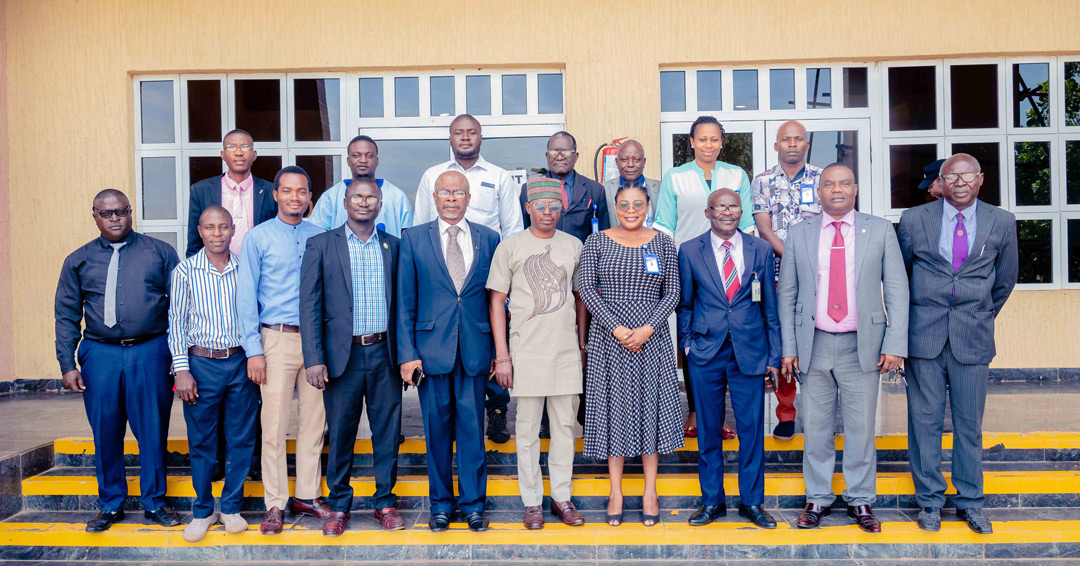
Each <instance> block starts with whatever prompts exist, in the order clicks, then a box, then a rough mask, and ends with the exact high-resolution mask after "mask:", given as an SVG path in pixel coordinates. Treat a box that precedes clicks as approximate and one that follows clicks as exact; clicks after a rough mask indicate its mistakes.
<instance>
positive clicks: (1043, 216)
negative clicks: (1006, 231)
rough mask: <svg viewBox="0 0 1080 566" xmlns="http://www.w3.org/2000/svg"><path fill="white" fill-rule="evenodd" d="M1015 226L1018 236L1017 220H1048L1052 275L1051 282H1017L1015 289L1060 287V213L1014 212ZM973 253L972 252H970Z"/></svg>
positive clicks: (1030, 289) (1032, 289)
mask: <svg viewBox="0 0 1080 566" xmlns="http://www.w3.org/2000/svg"><path fill="white" fill-rule="evenodd" d="M1013 214H1015V215H1016V221H1017V223H1018V224H1017V227H1016V236H1017V239H1018V240H1019V238H1020V227H1019V222H1020V221H1022V220H1050V221H1051V226H1050V251H1051V265H1050V273H1051V274H1052V276H1053V277H1054V281H1053V282H1052V283H1017V285H1016V289H1017V290H1021V291H1034V290H1045V289H1061V288H1062V279H1061V270H1062V257H1064V256H1063V254H1062V253H1061V241H1062V240H1061V214H1059V213H1039V212H1015V213H1013ZM972 253H974V252H972Z"/></svg>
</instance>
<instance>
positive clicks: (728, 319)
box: [675, 232, 780, 376]
mask: <svg viewBox="0 0 1080 566" xmlns="http://www.w3.org/2000/svg"><path fill="white" fill-rule="evenodd" d="M710 234H711V232H705V233H704V234H702V235H700V236H698V237H696V238H694V239H692V240H689V241H687V242H685V243H683V245H682V246H680V247H679V272H680V281H681V282H682V301H681V302H680V303H679V306H678V307H677V308H676V310H675V312H676V313H677V317H678V323H679V347H680V348H684V349H685V348H687V347H689V348H690V352H689V353H688V354H687V355H686V357H687V358H688V359H690V360H691V361H693V362H696V363H698V364H705V363H707V362H708V361H709V360H711V359H712V358H713V357H715V356H716V353H717V352H718V351H719V350H720V346H722V345H723V344H724V340H726V339H727V336H728V332H729V331H730V332H731V345H732V348H733V349H734V351H735V361H736V363H738V364H739V371H741V372H742V373H745V374H746V375H753V376H760V375H765V368H766V367H775V368H779V367H780V319H779V318H778V317H777V312H776V286H775V285H773V284H772V281H773V278H772V277H770V275H771V274H772V273H774V271H773V270H774V269H775V267H773V264H774V262H775V256H774V255H773V251H772V246H771V245H770V244H769V243H768V242H766V241H765V240H762V239H761V238H757V237H754V236H751V235H749V234H742V236H741V237H742V254H743V273H740V274H739V283H740V285H739V290H738V291H736V292H735V298H734V299H732V300H731V302H728V299H727V294H726V293H725V292H724V282H723V278H722V276H721V275H720V268H719V266H718V265H717V264H716V255H715V254H714V253H713V248H712V239H711V237H710ZM755 280H757V281H758V282H759V284H761V301H759V302H754V301H753V295H752V291H751V290H752V285H753V282H754V281H755Z"/></svg>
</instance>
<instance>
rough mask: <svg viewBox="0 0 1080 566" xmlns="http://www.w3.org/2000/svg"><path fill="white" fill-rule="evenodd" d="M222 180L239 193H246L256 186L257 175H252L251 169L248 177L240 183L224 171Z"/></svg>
mask: <svg viewBox="0 0 1080 566" xmlns="http://www.w3.org/2000/svg"><path fill="white" fill-rule="evenodd" d="M221 180H222V181H223V182H224V183H225V186H226V187H227V188H228V189H229V190H230V191H233V192H237V193H244V192H246V191H247V190H248V189H250V188H252V187H254V186H255V177H253V176H252V175H251V172H250V171H249V172H248V174H247V177H244V180H242V181H240V182H239V183H237V182H236V181H233V180H232V178H231V177H229V174H228V173H224V174H223V175H222V176H221Z"/></svg>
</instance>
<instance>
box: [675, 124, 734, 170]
mask: <svg viewBox="0 0 1080 566" xmlns="http://www.w3.org/2000/svg"><path fill="white" fill-rule="evenodd" d="M671 141H672V148H673V151H672V153H673V154H674V155H673V158H674V159H673V166H674V167H678V166H679V165H682V164H683V163H688V162H690V161H692V160H693V159H694V152H693V151H691V149H690V134H688V133H687V134H675V135H673V136H671ZM720 160H721V161H726V162H727V163H731V164H732V165H738V166H739V167H742V168H743V171H746V172H747V173H746V174H747V176H750V175H751V173H750V172H751V171H753V170H754V134H751V133H749V132H734V133H733V132H728V133H727V134H724V149H723V151H722V152H721V153H720Z"/></svg>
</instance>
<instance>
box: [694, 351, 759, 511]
mask: <svg viewBox="0 0 1080 566" xmlns="http://www.w3.org/2000/svg"><path fill="white" fill-rule="evenodd" d="M687 369H688V370H689V374H690V382H691V383H693V388H694V410H695V412H696V413H697V424H698V480H699V481H700V482H701V502H702V504H704V505H720V504H722V503H726V499H725V495H724V441H723V438H722V436H721V432H720V429H721V428H723V426H724V413H725V410H726V409H725V406H724V405H725V403H724V401H725V399H724V393H725V391H726V390H727V389H728V388H730V389H731V406H732V409H734V411H735V424H736V425H737V426H736V427H735V431H736V433H737V434H738V435H739V499H740V501H742V503H743V505H761V504H763V503H764V502H765V429H764V426H765V425H764V418H765V380H764V376H760V375H746V374H744V373H742V372H740V371H739V365H738V363H736V361H735V352H734V350H732V348H731V340H730V339H728V340H725V341H724V345H723V346H721V347H720V351H719V352H717V353H716V356H715V357H713V359H712V360H709V362H708V363H707V364H705V365H698V364H696V363H694V361H693V360H691V361H690V362H689V363H688V364H687Z"/></svg>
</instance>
